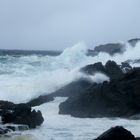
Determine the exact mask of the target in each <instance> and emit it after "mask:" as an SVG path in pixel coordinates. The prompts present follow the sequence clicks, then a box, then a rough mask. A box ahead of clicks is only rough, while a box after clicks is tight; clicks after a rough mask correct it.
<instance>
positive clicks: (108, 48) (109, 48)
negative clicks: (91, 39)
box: [94, 43, 124, 55]
mask: <svg viewBox="0 0 140 140" xmlns="http://www.w3.org/2000/svg"><path fill="white" fill-rule="evenodd" d="M123 49H124V46H123V44H120V43H109V44H105V45H99V46H96V47H95V48H94V52H97V53H99V52H105V53H109V54H110V55H114V54H116V53H122V52H123Z"/></svg>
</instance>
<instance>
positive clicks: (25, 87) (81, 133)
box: [0, 43, 140, 140]
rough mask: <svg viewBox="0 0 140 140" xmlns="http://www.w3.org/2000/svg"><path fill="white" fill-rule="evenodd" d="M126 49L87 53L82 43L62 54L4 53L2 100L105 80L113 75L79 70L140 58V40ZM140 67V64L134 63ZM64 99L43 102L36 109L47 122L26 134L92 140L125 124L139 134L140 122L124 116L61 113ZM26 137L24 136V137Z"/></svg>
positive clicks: (0, 65)
mask: <svg viewBox="0 0 140 140" xmlns="http://www.w3.org/2000/svg"><path fill="white" fill-rule="evenodd" d="M125 48H126V50H125V52H124V53H123V54H116V55H114V56H110V55H109V54H107V53H99V55H97V56H87V55H86V54H87V47H86V45H85V44H84V43H79V44H77V45H75V46H73V47H71V48H67V49H66V50H64V52H63V53H62V54H60V55H59V56H55V57H54V56H47V55H46V56H41V55H30V56H18V57H15V56H12V55H5V56H0V89H1V90H0V95H1V96H0V100H9V101H13V102H15V103H20V102H26V101H28V100H30V99H31V98H34V97H37V96H39V95H42V94H48V93H51V92H53V91H55V90H57V89H59V88H61V87H62V86H64V85H66V84H68V83H70V82H71V81H74V80H77V79H79V78H86V79H88V80H90V81H91V82H98V83H100V82H103V81H104V80H109V78H108V77H107V76H105V75H103V74H101V73H94V74H93V75H91V76H89V75H85V74H83V73H80V72H79V69H80V68H81V67H83V66H85V65H87V64H93V63H95V62H99V61H100V62H102V63H103V64H105V63H106V62H107V61H108V60H115V61H116V62H117V63H119V64H120V63H121V62H123V61H126V60H129V59H131V60H135V59H139V58H140V56H139V52H140V43H137V44H136V46H135V47H132V46H130V45H129V44H127V43H126V44H125ZM131 65H133V66H140V65H139V63H131ZM63 100H65V99H63V98H56V100H55V101H53V102H50V103H48V104H43V105H41V106H39V107H38V108H36V109H40V110H41V111H42V113H43V116H44V119H45V122H44V124H43V125H42V126H41V127H40V128H38V129H36V130H31V131H26V132H23V134H25V135H26V134H27V135H28V134H31V135H32V137H33V139H34V140H46V139H47V140H91V139H93V138H95V137H96V136H98V135H99V134H101V133H102V132H103V131H105V130H106V129H108V128H109V127H111V126H115V125H123V126H125V127H126V128H128V129H129V130H131V131H132V132H133V133H134V134H135V135H136V136H140V135H139V131H138V130H139V125H138V124H139V123H140V121H139V120H138V121H130V120H124V119H119V118H116V119H108V118H103V119H100V118H97V119H78V118H73V117H70V116H66V115H65V116H63V115H58V105H59V103H60V102H62V101H63ZM23 138H24V137H23Z"/></svg>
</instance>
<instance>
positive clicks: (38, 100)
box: [27, 95, 54, 107]
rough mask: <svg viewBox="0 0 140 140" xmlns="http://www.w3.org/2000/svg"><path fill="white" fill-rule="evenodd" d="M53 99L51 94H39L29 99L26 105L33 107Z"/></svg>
mask: <svg viewBox="0 0 140 140" xmlns="http://www.w3.org/2000/svg"><path fill="white" fill-rule="evenodd" d="M53 100H54V97H53V96H52V95H41V96H39V97H37V98H35V99H32V100H31V101H29V102H28V103H27V105H28V106H30V107H34V106H39V105H41V104H43V103H46V102H50V101H53Z"/></svg>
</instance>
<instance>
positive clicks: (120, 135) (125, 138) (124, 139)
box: [94, 126, 137, 140]
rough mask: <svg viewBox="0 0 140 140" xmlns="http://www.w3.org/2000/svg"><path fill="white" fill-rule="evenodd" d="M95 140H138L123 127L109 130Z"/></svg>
mask: <svg viewBox="0 0 140 140" xmlns="http://www.w3.org/2000/svg"><path fill="white" fill-rule="evenodd" d="M94 140H137V138H135V136H134V135H133V134H132V133H131V132H130V131H128V130H126V129H124V128H123V127H122V126H116V127H113V128H111V129H109V130H107V131H106V132H104V133H103V134H101V135H100V136H99V137H98V138H96V139H94Z"/></svg>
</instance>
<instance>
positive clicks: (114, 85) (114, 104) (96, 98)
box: [59, 68, 140, 118]
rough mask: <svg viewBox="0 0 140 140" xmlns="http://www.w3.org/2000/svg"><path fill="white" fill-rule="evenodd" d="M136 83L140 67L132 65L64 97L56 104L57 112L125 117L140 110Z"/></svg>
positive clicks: (86, 115)
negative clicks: (61, 101)
mask: <svg viewBox="0 0 140 140" xmlns="http://www.w3.org/2000/svg"><path fill="white" fill-rule="evenodd" d="M110 71H111V70H110ZM111 74H112V72H111ZM111 74H110V75H111ZM139 85H140V68H134V69H133V70H131V71H130V72H128V73H123V75H122V76H120V77H119V78H118V79H117V77H116V79H115V80H112V81H110V82H103V83H101V84H93V85H91V86H89V87H88V88H86V89H85V90H83V91H82V92H80V93H79V94H78V95H77V96H72V97H70V98H68V99H67V100H66V101H65V102H63V103H61V104H60V106H59V108H60V111H59V113H60V114H70V115H72V116H75V117H125V118H126V117H127V118H128V117H130V116H133V115H136V114H139V113H140V86H139Z"/></svg>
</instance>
